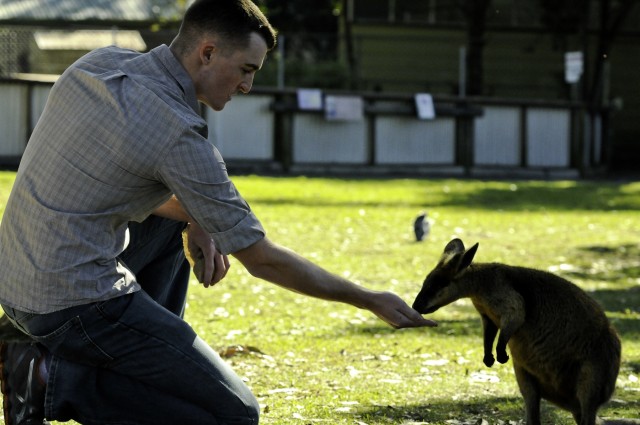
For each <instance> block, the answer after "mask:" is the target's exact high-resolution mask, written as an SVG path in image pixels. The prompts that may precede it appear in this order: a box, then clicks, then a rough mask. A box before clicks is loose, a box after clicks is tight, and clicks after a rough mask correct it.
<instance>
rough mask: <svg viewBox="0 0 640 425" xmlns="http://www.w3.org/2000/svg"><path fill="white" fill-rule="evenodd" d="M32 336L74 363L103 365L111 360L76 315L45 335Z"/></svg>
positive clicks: (56, 353) (52, 351)
mask: <svg viewBox="0 0 640 425" xmlns="http://www.w3.org/2000/svg"><path fill="white" fill-rule="evenodd" d="M32 336H33V338H34V339H35V340H36V341H38V342H39V343H41V344H42V345H44V346H45V347H47V349H49V351H50V352H51V353H52V354H53V355H55V356H58V357H61V358H63V359H65V360H69V361H72V362H74V363H80V364H83V365H87V366H92V367H104V366H106V365H107V364H108V363H109V362H111V361H112V360H113V358H112V357H111V356H110V355H109V354H107V353H106V352H105V351H104V350H102V349H101V348H100V347H99V346H98V345H97V344H96V343H95V342H94V341H93V340H92V339H91V337H89V335H88V334H87V332H86V331H85V329H84V326H83V324H82V320H81V318H80V317H78V316H76V317H73V318H71V319H70V320H68V321H67V322H65V323H64V324H63V325H62V326H60V327H59V328H58V329H56V330H55V331H53V332H51V333H49V334H47V335H43V336H37V335H32Z"/></svg>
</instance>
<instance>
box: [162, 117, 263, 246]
mask: <svg viewBox="0 0 640 425" xmlns="http://www.w3.org/2000/svg"><path fill="white" fill-rule="evenodd" d="M158 174H159V176H158V178H159V179H160V180H162V181H163V182H164V184H165V185H167V187H169V188H170V189H171V190H172V191H173V193H174V194H175V195H176V197H177V198H178V199H179V200H180V202H181V203H182V205H183V207H184V208H185V210H186V211H187V213H189V215H190V216H191V217H192V218H193V219H194V220H195V221H196V222H197V223H198V224H199V225H200V226H202V227H203V228H204V229H205V230H206V231H207V232H209V233H210V234H211V236H212V237H213V239H214V241H215V243H216V246H217V248H218V249H219V250H220V252H222V253H223V254H231V253H234V252H237V251H239V250H241V249H243V248H246V247H248V246H250V245H253V244H254V243H256V242H258V241H259V240H261V239H262V238H264V236H265V231H264V229H263V227H262V224H261V223H260V221H259V220H258V218H257V217H256V216H255V214H254V213H253V211H252V210H251V208H250V207H249V204H248V203H247V202H246V201H245V200H244V198H243V197H242V196H241V195H240V193H239V192H238V190H237V188H236V187H235V185H234V184H233V182H232V181H231V180H230V179H229V176H228V174H227V170H226V166H225V163H224V161H223V159H222V156H221V155H220V153H219V152H218V150H217V149H216V148H215V147H214V146H213V145H211V144H210V143H209V142H208V141H207V139H205V138H204V137H203V136H202V135H200V134H199V133H198V132H197V131H196V130H194V129H189V130H185V131H184V132H183V134H182V135H181V136H180V138H179V140H177V141H176V142H175V143H173V144H172V146H171V147H170V148H169V151H168V152H167V153H166V155H165V156H164V159H163V161H162V164H161V166H160V168H159V170H158Z"/></svg>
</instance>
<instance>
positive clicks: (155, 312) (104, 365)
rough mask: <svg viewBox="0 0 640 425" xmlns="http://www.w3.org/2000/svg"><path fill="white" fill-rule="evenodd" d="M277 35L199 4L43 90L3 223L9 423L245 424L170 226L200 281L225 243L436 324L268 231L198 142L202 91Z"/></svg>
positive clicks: (276, 267)
mask: <svg viewBox="0 0 640 425" xmlns="http://www.w3.org/2000/svg"><path fill="white" fill-rule="evenodd" d="M274 45H275V31H274V30H273V29H272V27H271V26H270V24H269V22H268V21H267V19H266V18H265V17H264V15H263V14H262V13H261V12H260V10H259V9H258V8H257V7H256V6H255V5H254V4H253V3H252V2H251V1H250V0H198V1H196V2H195V3H194V4H193V5H192V6H191V7H190V8H189V9H188V10H187V12H186V14H185V17H184V19H183V23H182V26H181V28H180V32H179V34H178V36H177V37H176V39H175V40H174V41H173V42H172V44H171V46H169V47H167V46H160V47H158V48H156V49H153V50H152V51H151V52H149V53H146V54H140V53H137V52H132V51H127V50H123V49H119V48H116V47H108V48H104V49H98V50H96V51H94V52H91V53H89V54H88V55H86V56H84V57H83V58H81V59H80V60H78V61H77V62H76V63H74V64H73V65H72V66H71V67H70V68H69V69H68V70H67V71H66V72H65V73H64V74H63V75H62V76H61V77H60V79H59V80H58V82H57V83H56V84H55V85H54V87H53V88H52V90H51V94H50V96H49V99H48V103H47V106H46V108H45V110H44V112H43V114H42V117H41V118H40V120H39V122H38V125H37V127H36V129H35V130H34V132H33V135H32V137H31V139H30V141H29V144H28V146H27V148H26V150H25V153H24V156H23V159H22V161H21V164H20V168H19V170H18V174H17V177H16V181H15V184H14V188H13V190H12V193H11V196H10V199H9V201H8V203H7V206H6V210H5V214H4V217H3V221H2V226H1V228H0V270H2V274H1V275H0V302H1V303H2V306H3V309H4V310H5V313H6V315H7V316H8V317H9V318H10V320H11V321H12V322H13V323H14V324H15V325H16V327H18V328H19V329H20V330H22V331H23V332H24V333H26V334H28V335H29V336H30V337H31V338H33V340H34V341H35V342H34V343H4V344H3V345H2V347H1V348H0V357H1V360H2V361H1V364H0V368H1V370H2V374H1V376H2V381H3V382H2V392H3V396H4V415H5V423H6V424H7V425H15V424H42V423H43V422H44V423H46V420H45V418H46V419H49V420H57V421H66V420H69V419H74V420H76V421H78V422H81V423H83V424H102V425H104V424H190V425H194V424H257V423H258V418H259V406H258V403H257V401H256V399H255V397H254V396H253V395H252V394H251V392H250V391H249V389H248V388H247V387H246V385H245V384H244V383H243V382H242V381H241V380H240V379H239V378H238V377H237V376H236V375H235V374H234V373H233V372H232V371H231V370H230V369H229V367H228V366H227V365H226V364H225V363H224V361H223V360H221V359H220V358H219V356H218V355H217V354H216V353H215V352H214V351H213V350H212V349H211V348H210V347H208V346H207V345H206V344H205V343H204V342H203V341H202V340H201V339H199V338H198V337H197V335H196V334H195V333H194V331H193V330H192V329H191V328H190V327H189V326H188V325H187V324H186V323H185V322H184V321H183V320H182V318H181V317H182V313H183V309H184V301H185V296H186V290H187V283H188V279H189V267H188V264H187V263H186V262H185V257H184V252H183V245H182V232H183V230H185V231H186V232H187V235H188V247H189V251H191V252H192V254H194V256H195V257H196V258H199V259H200V260H201V261H202V264H203V265H204V266H203V268H202V270H199V271H198V279H199V280H200V281H201V282H202V283H203V284H204V286H210V285H213V284H215V283H217V282H219V281H220V280H221V279H222V278H224V276H225V274H226V272H227V270H228V268H229V261H228V258H227V255H229V254H231V255H233V256H234V257H235V258H236V259H238V260H239V261H240V262H241V263H242V265H243V266H244V267H246V268H247V270H248V271H249V272H250V273H251V274H252V275H254V276H256V277H259V278H261V279H265V280H267V281H270V282H273V283H276V284H278V285H281V286H283V287H285V288H288V289H290V290H292V291H297V292H300V293H302V294H306V295H309V296H313V297H317V298H320V299H325V300H333V301H339V302H344V303H349V304H351V305H354V306H356V307H359V308H365V309H368V310H370V311H371V312H373V313H374V314H376V315H377V316H378V317H380V318H381V319H382V320H384V321H386V322H387V323H389V324H390V325H391V326H394V327H396V328H401V327H412V326H434V325H435V324H434V323H433V322H431V321H428V320H425V319H423V318H422V316H421V315H419V314H418V313H417V312H415V311H414V310H412V309H411V308H409V307H408V306H407V305H406V303H405V302H404V301H402V300H401V299H400V298H399V297H398V296H396V295H394V294H392V293H389V292H376V291H371V290H368V289H366V288H363V287H360V286H357V285H355V284H353V283H351V282H349V281H347V280H345V279H342V278H340V277H338V276H335V275H333V274H330V273H328V272H327V271H325V270H324V269H322V268H320V267H318V266H316V265H315V264H313V263H311V262H309V261H307V260H306V259H304V258H302V257H301V256H299V255H297V254H295V253H294V252H292V251H290V250H288V249H286V248H283V247H281V246H278V245H276V244H274V243H272V242H271V241H269V239H268V238H267V237H266V236H265V231H264V229H263V227H262V225H261V224H260V222H259V221H258V219H257V218H256V217H255V215H254V214H253V212H252V211H251V209H250V208H249V206H248V205H247V203H246V202H245V201H244V200H243V198H242V197H241V196H240V194H239V193H238V192H237V190H236V188H235V187H234V185H233V184H232V182H231V181H230V180H229V178H228V176H227V173H226V170H225V167H224V163H223V161H222V158H221V157H220V154H219V153H218V151H217V150H216V149H215V148H212V147H211V145H210V144H209V143H208V142H207V128H206V123H205V122H204V120H203V119H202V118H201V116H200V115H199V114H198V110H199V105H198V101H200V102H202V103H204V104H206V105H208V106H209V107H211V108H212V109H214V110H221V109H222V108H224V106H225V104H226V103H227V102H228V101H230V100H231V98H232V96H233V95H235V94H237V93H238V92H240V93H248V92H249V90H250V89H251V85H252V83H253V78H254V75H255V73H256V71H258V70H259V69H260V68H261V66H262V63H263V60H264V58H265V56H266V54H267V52H268V51H269V50H271V49H272V48H273V47H274Z"/></svg>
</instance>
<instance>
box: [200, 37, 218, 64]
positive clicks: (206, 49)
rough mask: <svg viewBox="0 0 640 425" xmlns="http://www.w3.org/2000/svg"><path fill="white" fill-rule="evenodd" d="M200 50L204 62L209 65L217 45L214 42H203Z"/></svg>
mask: <svg viewBox="0 0 640 425" xmlns="http://www.w3.org/2000/svg"><path fill="white" fill-rule="evenodd" d="M199 52H200V60H201V61H202V63H203V64H205V65H208V64H209V63H210V62H211V59H212V57H213V55H214V54H215V52H216V45H215V43H213V42H207V43H203V44H202V45H201V46H200V49H199Z"/></svg>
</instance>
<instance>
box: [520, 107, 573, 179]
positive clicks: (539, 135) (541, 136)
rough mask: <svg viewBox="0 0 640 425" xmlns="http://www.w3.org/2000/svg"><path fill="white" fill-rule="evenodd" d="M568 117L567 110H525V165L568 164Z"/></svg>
mask: <svg viewBox="0 0 640 425" xmlns="http://www.w3.org/2000/svg"><path fill="white" fill-rule="evenodd" d="M570 118H571V115H570V113H569V111H567V110H561V109H544V108H530V109H528V110H527V165H528V166H532V167H568V166H569V165H570V159H569V155H570V146H571V145H570V133H569V131H570V128H571V127H570Z"/></svg>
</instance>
